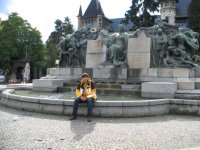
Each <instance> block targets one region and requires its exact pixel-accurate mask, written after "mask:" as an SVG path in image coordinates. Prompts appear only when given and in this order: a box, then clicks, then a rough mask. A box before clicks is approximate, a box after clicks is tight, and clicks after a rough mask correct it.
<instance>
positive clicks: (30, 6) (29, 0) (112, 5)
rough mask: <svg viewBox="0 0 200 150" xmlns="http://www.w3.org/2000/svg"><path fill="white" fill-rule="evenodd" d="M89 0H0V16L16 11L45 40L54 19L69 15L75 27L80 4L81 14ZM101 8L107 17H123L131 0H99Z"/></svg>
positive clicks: (5, 17) (52, 27) (3, 17)
mask: <svg viewBox="0 0 200 150" xmlns="http://www.w3.org/2000/svg"><path fill="white" fill-rule="evenodd" d="M90 1H91V0H0V17H1V19H2V20H5V19H7V16H8V15H9V14H10V13H11V12H17V13H18V14H19V16H21V17H22V18H23V19H26V20H28V22H29V23H30V24H31V26H32V27H33V28H35V27H36V28H37V29H38V30H39V31H40V32H41V34H42V39H43V41H44V42H45V41H46V40H47V39H48V37H49V35H50V33H51V32H52V31H54V27H55V24H54V22H55V20H56V19H60V20H62V21H64V18H65V17H69V18H70V20H71V22H72V24H73V25H74V28H75V29H77V24H78V20H77V17H76V16H77V15H78V12H79V7H80V5H81V6H82V11H83V14H84V12H85V10H86V8H87V6H88V5H89V3H90ZM99 1H100V3H101V6H102V9H103V11H104V13H105V15H106V17H108V18H109V19H112V18H123V17H124V14H125V12H126V11H127V10H129V7H130V6H131V1H132V0H99Z"/></svg>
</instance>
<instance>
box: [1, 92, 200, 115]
mask: <svg viewBox="0 0 200 150" xmlns="http://www.w3.org/2000/svg"><path fill="white" fill-rule="evenodd" d="M0 103H1V104H2V105H6V106H8V107H12V108H15V109H20V110H25V111H33V112H39V113H49V114H59V115H71V112H72V106H73V100H61V99H45V98H35V97H28V96H19V95H15V94H14V90H13V89H9V90H5V91H3V92H2V98H1V101H0ZM86 108H87V107H86V104H83V105H80V107H79V111H78V113H79V115H86ZM93 114H94V116H95V117H146V116H156V115H168V114H190V115H200V101H199V100H186V99H152V100H138V101H97V102H95V104H94V109H93Z"/></svg>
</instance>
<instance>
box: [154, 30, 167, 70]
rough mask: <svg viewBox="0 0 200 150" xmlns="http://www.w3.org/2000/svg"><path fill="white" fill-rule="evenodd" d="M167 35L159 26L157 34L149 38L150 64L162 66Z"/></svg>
mask: <svg viewBox="0 0 200 150" xmlns="http://www.w3.org/2000/svg"><path fill="white" fill-rule="evenodd" d="M167 42H168V39H167V35H166V34H164V33H163V30H162V29H161V28H159V29H158V30H157V34H156V35H155V36H153V37H152V38H151V66H152V67H162V66H163V58H164V53H165V49H166V46H167Z"/></svg>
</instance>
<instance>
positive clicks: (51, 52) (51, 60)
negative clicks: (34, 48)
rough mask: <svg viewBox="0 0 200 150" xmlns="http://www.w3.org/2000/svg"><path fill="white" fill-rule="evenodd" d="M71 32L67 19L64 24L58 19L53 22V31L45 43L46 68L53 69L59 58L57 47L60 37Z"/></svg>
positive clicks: (71, 27) (71, 26)
mask: <svg viewBox="0 0 200 150" xmlns="http://www.w3.org/2000/svg"><path fill="white" fill-rule="evenodd" d="M73 32H74V30H73V25H72V24H71V22H70V19H69V18H68V17H66V18H65V20H64V22H62V21H61V20H59V19H57V20H56V21H55V31H53V32H51V34H50V36H49V38H48V40H47V41H46V63H47V67H48V68H50V67H55V61H56V59H57V58H58V56H59V51H58V47H57V45H58V43H59V41H60V37H61V36H66V35H67V34H71V33H73Z"/></svg>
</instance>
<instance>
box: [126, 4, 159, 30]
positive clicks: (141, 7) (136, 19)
mask: <svg viewBox="0 0 200 150" xmlns="http://www.w3.org/2000/svg"><path fill="white" fill-rule="evenodd" d="M158 7H159V2H158V1H157V0H132V5H131V7H130V10H128V11H126V13H125V18H126V19H125V23H126V22H128V21H131V22H132V23H133V28H132V29H133V30H136V29H137V28H139V27H149V26H152V25H154V20H155V18H156V16H155V15H151V13H154V12H156V11H158Z"/></svg>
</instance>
